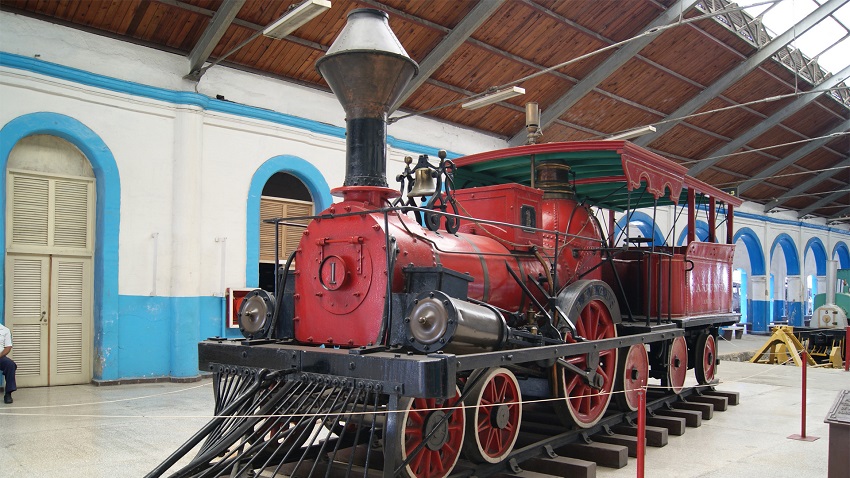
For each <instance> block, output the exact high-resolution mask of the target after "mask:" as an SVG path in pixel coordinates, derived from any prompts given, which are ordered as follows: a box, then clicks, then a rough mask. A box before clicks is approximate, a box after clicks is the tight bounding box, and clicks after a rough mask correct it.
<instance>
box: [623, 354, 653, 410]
mask: <svg viewBox="0 0 850 478" xmlns="http://www.w3.org/2000/svg"><path fill="white" fill-rule="evenodd" d="M619 362H620V363H619V365H618V366H617V389H616V390H617V392H618V393H617V394H616V402H617V405H619V407H620V409H621V410H625V411H628V410H630V411H635V410H637V409H638V390H640V389H642V388H644V387H646V384H647V382H648V381H649V356H648V355H647V353H646V347H645V346H644V345H643V344H634V345H632V346H631V347H629V349H628V351H627V352H626V353H625V354H620V361H619Z"/></svg>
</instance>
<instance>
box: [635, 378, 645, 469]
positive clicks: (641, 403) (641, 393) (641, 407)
mask: <svg viewBox="0 0 850 478" xmlns="http://www.w3.org/2000/svg"><path fill="white" fill-rule="evenodd" d="M637 427H638V431H637V478H643V465H644V453H645V450H644V448H645V447H646V389H645V388H643V387H641V388H640V389H639V390H638V416H637Z"/></svg>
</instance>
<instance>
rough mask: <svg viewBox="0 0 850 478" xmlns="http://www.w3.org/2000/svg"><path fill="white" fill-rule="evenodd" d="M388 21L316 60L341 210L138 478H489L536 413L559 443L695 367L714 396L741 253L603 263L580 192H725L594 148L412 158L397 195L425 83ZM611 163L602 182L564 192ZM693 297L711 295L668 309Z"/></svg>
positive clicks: (719, 248)
mask: <svg viewBox="0 0 850 478" xmlns="http://www.w3.org/2000/svg"><path fill="white" fill-rule="evenodd" d="M387 19H388V16H387V14H386V13H384V12H381V11H378V10H373V9H358V10H354V11H352V12H350V13H349V16H348V22H347V24H346V26H345V27H344V29H343V30H342V32H341V33H340V35H339V36H338V38H337V39H336V40H335V41H334V43H333V44H332V46H331V47H330V49H329V50H328V52H327V54H326V55H325V56H324V57H323V58H321V59H320V60H319V61H318V62H317V65H316V67H317V69H318V71H319V72H320V73H321V75H322V77H323V78H324V79H325V80H326V81H327V83H328V84H329V85H330V87H331V90H332V91H333V92H334V94H335V95H336V96H337V98H338V99H339V101H340V103H341V104H342V107H343V109H344V110H345V114H346V174H345V181H344V184H343V185H342V186H341V187H339V188H336V189H334V190H332V193H333V194H334V195H335V196H337V197H339V198H340V200H339V202H337V203H335V204H333V205H332V206H330V207H329V208H328V209H327V210H325V211H322V212H320V213H318V214H317V215H316V216H313V217H311V218H309V219H310V221H309V224H308V225H307V226H306V228H304V230H303V234H302V237H301V240H300V243H299V245H298V247H297V249H296V250H295V252H293V254H292V256H290V257H289V258H288V260H287V261H286V265H285V266H284V267H281V268H280V269H279V271H278V273H277V275H276V276H277V279H278V280H277V282H276V290H275V292H274V293H270V292H266V291H263V290H255V291H253V292H251V293H250V294H249V296H248V297H247V298H246V299H245V301H244V302H243V305H242V308H241V309H240V312H239V321H240V330H241V331H242V333H243V335H244V337H245V338H244V339H240V340H226V339H222V338H211V339H208V340H206V341H204V342H202V343H201V344H200V345H199V360H200V366H201V369H203V370H209V371H211V372H212V373H213V376H214V384H215V410H216V415H217V417H216V419H214V420H213V421H211V422H210V424H209V425H207V426H206V427H205V428H204V429H203V430H201V431H200V432H199V433H198V434H197V435H196V436H195V437H193V438H192V439H191V440H190V441H189V442H187V444H186V445H184V446H183V447H182V448H181V449H180V450H178V451H177V452H176V453H175V454H174V455H172V457H170V458H169V459H168V460H166V461H165V462H164V463H163V464H162V465H160V466H159V467H158V468H157V469H156V470H154V471H153V472H152V473H151V475H149V476H160V475H161V474H163V473H164V472H165V471H166V470H168V469H169V468H170V467H172V466H173V465H174V464H175V463H176V462H177V461H178V460H179V459H180V458H181V457H183V456H185V455H187V454H188V453H189V452H191V451H193V450H194V451H195V452H196V456H195V457H194V458H193V459H191V460H190V461H189V464H188V465H185V466H183V467H182V468H180V469H179V470H178V471H177V473H176V475H177V476H221V475H224V474H228V475H229V476H249V473H252V474H256V476H278V475H279V476H313V475H314V474H317V473H322V474H325V475H326V476H335V475H336V474H342V475H345V476H347V475H350V474H354V473H358V474H360V475H363V474H364V473H368V471H369V470H370V469H380V470H383V471H382V474H383V476H398V475H403V476H412V477H419V478H425V477H445V476H449V475H450V474H451V473H452V472H453V470H455V467H456V466H457V463H458V461H459V460H461V459H462V460H465V462H467V463H469V466H470V467H472V468H469V469H474V470H476V471H475V473H477V474H478V475H479V476H485V475H486V474H488V473H497V472H499V471H500V470H501V471H503V470H504V469H505V467H506V466H508V463H509V462H510V461H511V460H512V459H516V458H517V457H520V456H525V455H528V454H529V453H531V452H532V451H533V450H532V451H529V450H530V448H529V447H525V448H523V450H522V451H519V452H517V451H515V444H516V442H517V438H518V436H519V433H520V428H521V424H522V413H523V412H522V411H523V406H524V403H526V402H528V401H541V402H542V403H546V404H547V406H549V405H551V406H552V411H553V413H554V414H555V415H557V417H558V419H560V421H561V422H562V424H563V427H564V428H563V430H564V431H565V432H566V431H568V430H571V429H572V430H577V431H578V432H580V431H593V430H596V429H597V428H599V427H604V426H607V425H606V423H607V421H606V420H608V419H609V418H608V417H607V416H606V412H608V411H609V405H610V403H611V400H612V396H616V397H617V400H616V402H617V404H618V407H617V408H618V410H620V411H621V412H622V413H631V414H634V413H635V411H636V410H637V395H636V392H637V391H638V390H640V389H641V388H642V387H645V386H646V385H647V383H648V380H649V379H650V378H658V379H660V380H661V384H662V385H663V386H666V387H667V388H668V389H670V390H672V392H673V393H679V392H681V391H682V388H683V386H684V380H685V378H684V374H685V372H686V371H687V370H688V369H689V368H696V370H697V378H698V380H699V381H700V382H701V383H710V382H712V381H713V380H714V371H715V367H716V342H715V338H716V335H717V328H718V327H719V326H721V325H726V324H729V323H734V322H736V321H737V316H736V315H735V314H732V313H731V257H732V255H731V251H733V250H734V249H733V248H734V246H731V245H724V244H714V245H710V244H704V245H700V244H697V243H694V244H690V245H689V246H687V247H685V248H682V247H679V248H666V249H665V248H663V247H658V248H655V247H654V246H653V247H651V248H650V247H634V246H635V245H638V246H641V244H642V243H641V242H640V241H632V242H630V241H626V245H627V247H620V246H616V247H615V244H614V243H613V242H614V241H609V240H606V238H605V237H604V236H603V228H602V226H601V224H600V222H599V220H598V219H597V215H596V214H595V213H594V212H593V211H592V210H591V209H590V207H589V201H586V200H585V199H580V196H581V195H582V194H581V193H582V188H585V187H594V188H597V189H598V188H599V187H600V185H605V184H608V183H611V184H614V183H617V184H619V183H623V184H625V185H624V186H622V189H623V191H624V192H623V193H617V194H619V196H618V195H617V194H614V193H612V194H607V196H605V198H614V199H611V200H612V201H614V200H617V201H620V200H621V199H622V201H625V199H623V198H625V196H624V195H623V194H625V192H628V194H629V199H628V204H630V205H631V204H634V206H635V207H640V206H641V205H646V204H647V202H646V201H645V200H643V199H642V198H643V197H644V193H647V194H648V197H649V196H653V195H654V198H655V201H654V202H655V203H656V204H657V203H658V201H659V198H661V200H662V201H663V200H665V196H664V194H665V190H669V191H671V193H670V194H671V198H672V199H670V200H671V201H674V202H676V201H678V198H679V193H680V192H681V191H682V189H683V188H684V189H687V190H689V191H692V190H693V189H695V188H696V189H700V190H701V191H703V192H710V193H712V194H715V195H720V194H721V193H720V192H719V191H716V190H713V188H710V187H709V186H707V185H705V184H703V183H700V182H698V181H696V180H693V179H692V178H689V181H690V182H688V183H687V184H686V183H685V180H684V172H683V171H682V168H681V167H677V166H676V165H674V164H673V163H670V162H669V161H666V160H664V159H663V158H660V157H658V156H657V155H654V154H652V153H649V152H647V151H645V150H642V149H640V148H638V147H636V146H634V145H631V144H629V143H624V142H601V141H600V142H588V143H585V144H580V145H571V144H568V143H553V144H543V145H532V146H525V147H519V148H509V149H507V150H500V151H496V152H488V153H482V154H481V155H477V156H470V157H467V158H460V159H458V160H456V161H452V160H449V159H447V157H446V155H445V154H444V153H443V152H440V153H438V155H437V157H436V158H430V157H428V156H427V155H421V156H420V157H419V158H418V160H417V161H416V163H415V164H414V162H413V160H412V159H410V158H407V159H406V168H405V170H404V171H403V172H402V173H401V174H399V175H397V176H396V180H397V181H398V182H399V185H398V186H396V187H391V186H390V184H389V183H388V181H387V175H386V164H387V158H386V129H387V114H388V111H389V108H390V105H392V104H393V103H394V102H395V101H396V100H397V99H398V98H399V96H400V95H401V93H402V92H403V91H404V88H405V87H406V85H407V84H408V82H409V81H410V80H411V79H412V78H413V77H414V76H415V75H417V73H418V66H417V64H416V63H415V62H414V61H413V60H412V59H411V58H410V57H409V56H408V55H407V53H406V52H405V50H404V48H403V47H402V45H401V44H400V43H399V41H398V40H397V38H396V37H395V35H394V34H393V32H392V30H390V28H389V25H388V22H387ZM580 151H590V152H589V153H587V154H586V155H584V156H582V155H581V154H584V153H581V154H579V152H580ZM614 156H616V160H613V162H611V164H612V165H614V166H616V167H615V168H614V169H616V170H617V171H619V172H618V173H616V174H614V175H612V176H611V177H610V178H609V179H610V180H607V179H606V178H607V176H605V175H604V174H601V173H600V174H597V176H596V177H595V178H592V180H591V179H587V178H584V177H583V176H581V175H577V174H576V167H575V166H576V165H578V170H581V168H582V167H583V166H582V165H583V164H584V165H585V166H586V165H587V164H591V165H596V166H593V168H595V169H594V171H609V170H613V169H611V168H608V169H606V168H604V167H601V166H599V165H602V164H603V163H604V162H605V161H612V158H613V157H614ZM582 158H583V159H582ZM618 168H619V169H618ZM517 174H518V175H519V176H521V177H522V178H523V179H522V180H519V179H513V178H514V177H518V176H511V175H517ZM605 174H609V173H608V172H605ZM461 181H462V182H463V184H461ZM659 183H660V185H661V187H660V188H659V187H658V184H659ZM459 186H462V187H459ZM677 186H678V189H676V187H677ZM637 190H640V191H641V194H640V198H636V199H634V202H632V198H631V194H632V192H633V191H637ZM617 198H620V199H617ZM724 199H725V200H727V201H731V202H734V200H732V199H731V198H728V197H725V196H724ZM606 200H607V199H606ZM603 203H604V201H603ZM738 203H739V202H738ZM622 204H624V203H623V202H619V203H613V202H612V203H610V207H612V208H615V207H616V208H620V209H622V207H621V206H622ZM712 204H713V203H712ZM618 205H619V206H618ZM730 207H731V203H730ZM691 212H693V211H691ZM612 214H613V213H612ZM611 218H613V215H612V216H611ZM285 221H286V220H285V219H283V218H281V219H279V220H277V221H276V222H277V223H278V224H280V223H283V222H285ZM729 222H730V225H731V220H730V221H729ZM612 229H613V228H610V227H609V233H613V231H612ZM629 245H631V247H628V246H629ZM674 287H675V288H677V289H675V290H674ZM705 290H710V291H711V292H712V293H716V294H717V295H718V296H720V299H718V300H714V299H710V298H705V299H704V300H701V301H691V300H685V299H682V297H681V296H683V295H687V294H689V293H690V292H689V291H703V293H704V291H705ZM726 296H728V297H726ZM689 364H690V365H689ZM611 408H613V407H611ZM566 436H567V435H564V436H560V435H559V436H558V437H556V438H554V439H556V440H565V439H566V438H565V437H566ZM553 443H554V442H553ZM532 448H533V447H532ZM341 450H347V451H341ZM535 450H536V448H535ZM535 453H536V451H535ZM529 456H530V455H529ZM476 467H477V468H476ZM317 470H318V471H317ZM352 470H356V471H352ZM364 470H365V471H364ZM252 476H254V475H252Z"/></svg>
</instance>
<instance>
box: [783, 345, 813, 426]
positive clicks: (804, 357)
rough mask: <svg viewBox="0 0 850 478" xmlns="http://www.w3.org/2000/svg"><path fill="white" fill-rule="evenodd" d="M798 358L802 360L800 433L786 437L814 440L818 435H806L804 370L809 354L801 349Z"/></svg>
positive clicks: (806, 366) (806, 367)
mask: <svg viewBox="0 0 850 478" xmlns="http://www.w3.org/2000/svg"><path fill="white" fill-rule="evenodd" d="M800 358H801V359H802V361H803V406H802V412H803V413H802V415H801V416H800V434H799V435H791V436H789V437H788V438H790V439H792V440H801V441H815V440H817V439H818V438H819V437H808V436H806V370H807V369H808V364H809V354H808V352H807V351H805V350H803V353H802V354H800Z"/></svg>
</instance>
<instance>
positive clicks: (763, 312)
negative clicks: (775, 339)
mask: <svg viewBox="0 0 850 478" xmlns="http://www.w3.org/2000/svg"><path fill="white" fill-rule="evenodd" d="M750 286H751V287H750V291H749V297H747V312H748V313H749V316H750V321H751V322H752V324H753V332H767V324H768V323H769V322H770V320H769V318H768V314H769V313H770V303H769V302H768V289H767V276H752V277H750Z"/></svg>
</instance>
